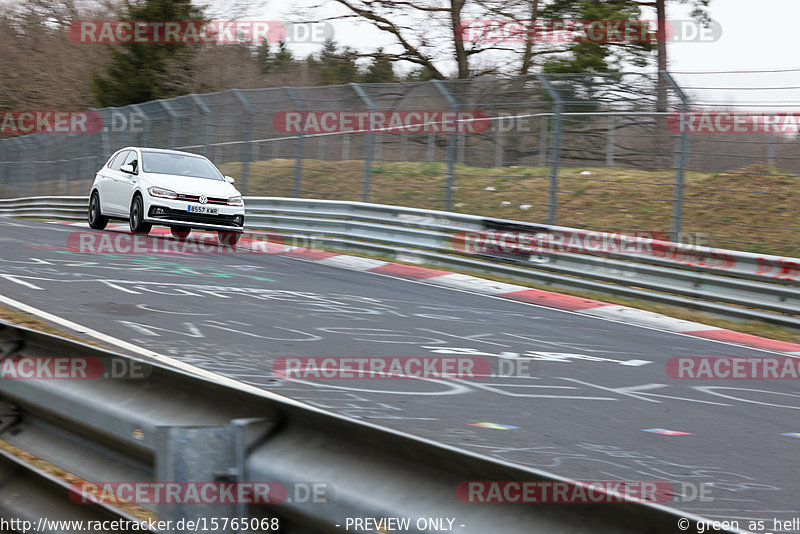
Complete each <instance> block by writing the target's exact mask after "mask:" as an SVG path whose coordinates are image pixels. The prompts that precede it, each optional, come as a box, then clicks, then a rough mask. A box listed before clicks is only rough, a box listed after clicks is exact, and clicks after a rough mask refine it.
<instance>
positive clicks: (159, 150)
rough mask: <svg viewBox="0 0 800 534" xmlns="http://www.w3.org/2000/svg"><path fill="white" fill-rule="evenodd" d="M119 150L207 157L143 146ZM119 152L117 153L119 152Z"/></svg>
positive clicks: (199, 156)
mask: <svg viewBox="0 0 800 534" xmlns="http://www.w3.org/2000/svg"><path fill="white" fill-rule="evenodd" d="M119 150H140V151H142V152H158V153H161V154H178V155H180V156H194V157H196V158H205V156H203V155H201V154H194V153H192V152H183V151H180V150H169V149H166V148H150V147H141V146H126V147H125V148H120V149H119ZM119 150H117V152H119Z"/></svg>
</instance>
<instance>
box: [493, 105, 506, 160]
mask: <svg viewBox="0 0 800 534" xmlns="http://www.w3.org/2000/svg"><path fill="white" fill-rule="evenodd" d="M502 120H503V119H502V118H501V117H498V118H497V124H496V125H495V129H494V166H495V167H502V166H503V148H504V147H503V144H504V143H503V124H502ZM490 124H491V123H490ZM490 128H491V126H490Z"/></svg>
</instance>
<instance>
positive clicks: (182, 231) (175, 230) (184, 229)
mask: <svg viewBox="0 0 800 534" xmlns="http://www.w3.org/2000/svg"><path fill="white" fill-rule="evenodd" d="M169 230H170V232H172V237H174V238H175V239H180V240H181V241H183V240H184V239H186V238H187V237H189V234H190V233H191V232H192V229H191V228H189V227H188V226H173V227H172V228H170V229H169Z"/></svg>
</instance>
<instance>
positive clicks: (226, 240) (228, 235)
mask: <svg viewBox="0 0 800 534" xmlns="http://www.w3.org/2000/svg"><path fill="white" fill-rule="evenodd" d="M241 237H242V234H240V233H239V232H225V231H223V230H220V231H219V232H217V239H218V240H219V242H220V243H222V244H223V245H227V246H229V247H233V246H235V245H236V243H238V242H239V239H240V238H241Z"/></svg>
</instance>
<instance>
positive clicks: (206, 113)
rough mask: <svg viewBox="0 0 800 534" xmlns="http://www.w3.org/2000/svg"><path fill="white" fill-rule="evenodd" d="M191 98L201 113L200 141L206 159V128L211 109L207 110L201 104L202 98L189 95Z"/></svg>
mask: <svg viewBox="0 0 800 534" xmlns="http://www.w3.org/2000/svg"><path fill="white" fill-rule="evenodd" d="M189 96H190V97H192V100H193V101H194V103H195V104H197V107H198V108H200V111H201V112H202V113H203V132H202V134H201V135H202V139H203V155H204V156H205V157H208V153H209V150H208V144H209V134H208V126H209V117H211V108H209V107H208V106H207V105H206V103H205V102H203V98H202V97H201V96H200V95H196V94H191V95H189Z"/></svg>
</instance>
